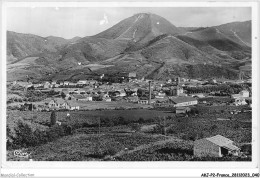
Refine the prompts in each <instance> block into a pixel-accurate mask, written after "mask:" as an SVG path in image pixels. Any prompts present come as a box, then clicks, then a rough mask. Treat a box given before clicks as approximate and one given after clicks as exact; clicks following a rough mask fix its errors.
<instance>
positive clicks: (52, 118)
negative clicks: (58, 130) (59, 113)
mask: <svg viewBox="0 0 260 178" xmlns="http://www.w3.org/2000/svg"><path fill="white" fill-rule="evenodd" d="M50 120H51V126H53V125H55V124H56V113H55V111H52V112H51V118H50Z"/></svg>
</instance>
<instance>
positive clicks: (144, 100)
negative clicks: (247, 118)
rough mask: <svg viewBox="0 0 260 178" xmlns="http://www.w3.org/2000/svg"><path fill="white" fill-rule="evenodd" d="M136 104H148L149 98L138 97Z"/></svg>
mask: <svg viewBox="0 0 260 178" xmlns="http://www.w3.org/2000/svg"><path fill="white" fill-rule="evenodd" d="M138 104H149V100H148V98H147V97H140V98H139V101H138Z"/></svg>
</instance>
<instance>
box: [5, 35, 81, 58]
mask: <svg viewBox="0 0 260 178" xmlns="http://www.w3.org/2000/svg"><path fill="white" fill-rule="evenodd" d="M78 39H79V37H78V38H73V39H71V40H67V39H64V38H61V37H54V36H48V37H46V38H44V37H40V36H37V35H32V34H22V33H16V32H11V31H7V61H8V62H14V61H15V60H19V59H21V58H24V57H28V56H31V55H37V54H40V53H48V52H57V51H58V50H59V49H61V48H62V46H64V45H65V44H67V43H70V42H74V41H75V40H78Z"/></svg>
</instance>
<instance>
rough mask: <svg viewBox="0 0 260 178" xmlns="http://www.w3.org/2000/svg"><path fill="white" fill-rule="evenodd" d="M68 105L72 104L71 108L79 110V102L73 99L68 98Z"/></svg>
mask: <svg viewBox="0 0 260 178" xmlns="http://www.w3.org/2000/svg"><path fill="white" fill-rule="evenodd" d="M67 103H68V105H69V106H70V110H79V108H80V107H79V105H78V104H77V102H75V101H72V100H68V101H67Z"/></svg>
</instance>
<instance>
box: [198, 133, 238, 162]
mask: <svg viewBox="0 0 260 178" xmlns="http://www.w3.org/2000/svg"><path fill="white" fill-rule="evenodd" d="M193 151H194V152H193V153H194V156H197V157H204V156H211V157H223V156H227V155H235V156H238V155H239V153H240V149H239V148H238V147H237V146H235V145H234V144H233V141H232V140H229V139H228V138H226V137H223V136H221V135H216V136H213V137H209V138H203V139H199V140H196V141H194V149H193Z"/></svg>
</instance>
